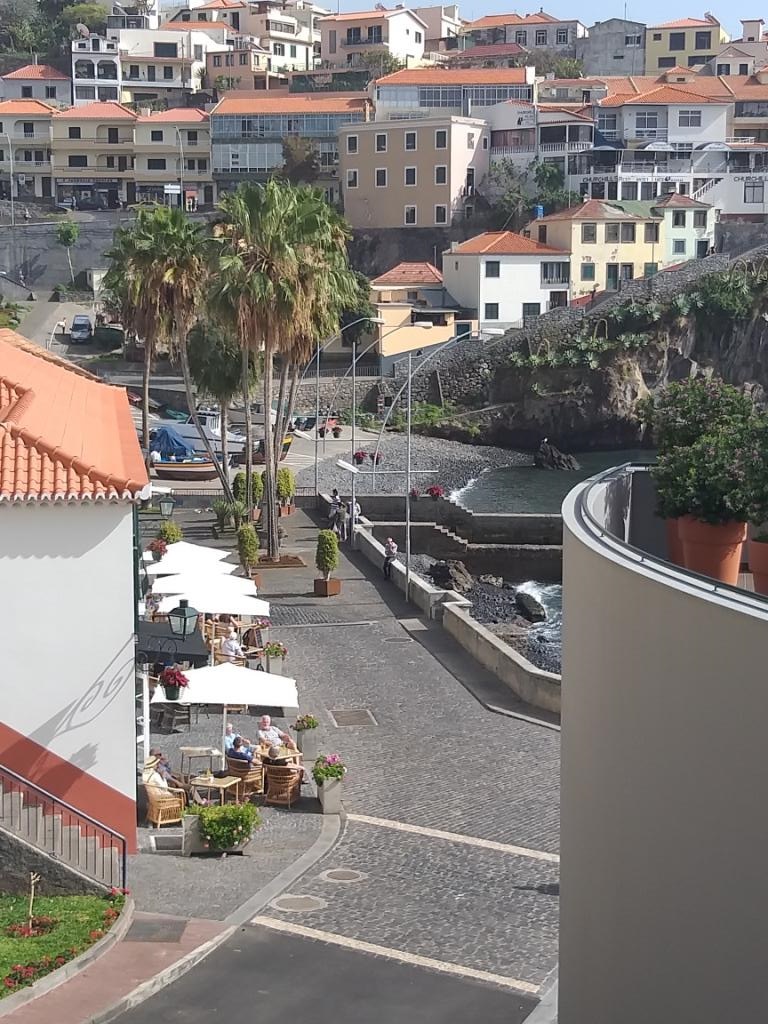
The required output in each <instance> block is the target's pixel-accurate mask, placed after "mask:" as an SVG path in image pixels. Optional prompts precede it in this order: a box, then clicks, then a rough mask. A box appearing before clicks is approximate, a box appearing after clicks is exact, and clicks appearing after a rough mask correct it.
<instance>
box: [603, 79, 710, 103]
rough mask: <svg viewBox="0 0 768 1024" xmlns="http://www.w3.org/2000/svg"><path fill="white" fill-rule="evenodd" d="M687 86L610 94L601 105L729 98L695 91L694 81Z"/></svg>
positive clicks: (671, 86)
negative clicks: (635, 93)
mask: <svg viewBox="0 0 768 1024" xmlns="http://www.w3.org/2000/svg"><path fill="white" fill-rule="evenodd" d="M685 85H686V87H685V88H682V87H678V86H676V85H659V86H657V87H656V88H655V89H649V90H648V92H641V93H640V94H639V95H637V96H626V95H623V96H622V95H618V96H608V97H607V98H606V99H604V100H600V106H601V107H624V106H637V105H640V106H643V107H644V106H654V105H660V106H668V105H669V104H671V105H672V106H675V105H681V104H687V103H695V104H699V103H727V102H728V100H726V99H725V97H717V96H703V95H702V94H701V93H699V92H695V91H694V90H695V89H696V85H695V84H694V83H692V82H686V83H685Z"/></svg>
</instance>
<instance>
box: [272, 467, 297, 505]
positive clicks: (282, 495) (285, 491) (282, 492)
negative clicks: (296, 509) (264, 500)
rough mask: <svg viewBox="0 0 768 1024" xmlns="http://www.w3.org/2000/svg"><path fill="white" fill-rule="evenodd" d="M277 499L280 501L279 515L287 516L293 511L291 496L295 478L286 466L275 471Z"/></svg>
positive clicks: (293, 492) (294, 486) (294, 490)
mask: <svg viewBox="0 0 768 1024" xmlns="http://www.w3.org/2000/svg"><path fill="white" fill-rule="evenodd" d="M276 484H277V500H278V501H279V502H280V515H281V516H289V515H290V514H291V512H293V501H292V499H293V496H294V494H295V493H296V478H295V477H294V475H293V472H292V471H291V470H290V469H288V467H287V466H281V467H280V469H278V471H277V480H276Z"/></svg>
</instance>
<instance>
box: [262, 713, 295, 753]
mask: <svg viewBox="0 0 768 1024" xmlns="http://www.w3.org/2000/svg"><path fill="white" fill-rule="evenodd" d="M259 742H260V743H264V744H265V745H268V746H270V747H274V746H279V745H280V743H284V744H285V745H286V747H289V748H290V749H291V750H295V749H296V744H295V743H294V742H293V740H292V739H291V737H290V736H289V734H288V733H287V732H283V731H282V729H278V728H277V726H276V725H272V719H271V718H270V717H269V715H262V716H261V718H260V719H259Z"/></svg>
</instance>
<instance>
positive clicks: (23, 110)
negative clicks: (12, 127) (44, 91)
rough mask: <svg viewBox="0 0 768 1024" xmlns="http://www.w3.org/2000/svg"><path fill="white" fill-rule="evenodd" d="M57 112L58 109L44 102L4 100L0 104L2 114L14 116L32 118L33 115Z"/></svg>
mask: <svg viewBox="0 0 768 1024" xmlns="http://www.w3.org/2000/svg"><path fill="white" fill-rule="evenodd" d="M55 110H56V107H52V106H51V105H50V104H49V103H43V101H42V100H2V102H0V114H8V115H9V116H11V115H13V114H19V115H24V114H26V115H27V116H28V117H31V116H32V115H33V114H47V115H48V116H49V117H50V115H51V114H52V113H53V112H54V111H55Z"/></svg>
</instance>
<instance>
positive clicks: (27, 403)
mask: <svg viewBox="0 0 768 1024" xmlns="http://www.w3.org/2000/svg"><path fill="white" fill-rule="evenodd" d="M148 482H149V481H148V479H147V472H146V469H145V467H144V460H143V458H142V455H141V449H140V448H139V441H138V438H137V436H136V430H135V428H134V425H133V419H132V417H131V410H130V406H129V405H128V398H127V396H126V393H125V390H124V389H123V388H116V387H112V386H111V385H110V384H103V383H101V381H99V380H97V379H96V378H95V377H93V376H92V375H91V374H90V373H87V372H86V371H84V370H80V369H79V368H78V367H76V366H74V365H73V364H72V363H68V362H67V361H66V360H65V359H60V358H59V357H58V356H54V355H52V354H51V353H50V352H46V351H45V349H42V348H41V347H40V346H39V345H34V344H33V343H32V342H31V341H27V339H26V338H23V337H22V336H21V335H20V334H16V332H15V331H9V330H0V501H38V500H39V501H83V500H86V501H91V500H97V501H98V500H100V501H105V500H109V501H135V500H136V499H137V498H138V497H139V495H140V493H141V492H142V491H143V490H144V489H145V488H146V487H147V484H148Z"/></svg>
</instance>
